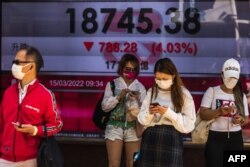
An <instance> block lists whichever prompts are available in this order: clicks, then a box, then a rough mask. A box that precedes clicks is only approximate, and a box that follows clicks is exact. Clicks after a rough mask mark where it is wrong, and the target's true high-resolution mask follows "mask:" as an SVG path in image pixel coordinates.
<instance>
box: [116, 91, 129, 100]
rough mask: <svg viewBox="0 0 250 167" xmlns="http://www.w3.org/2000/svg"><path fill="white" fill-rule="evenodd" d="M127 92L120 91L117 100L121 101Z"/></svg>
mask: <svg viewBox="0 0 250 167" xmlns="http://www.w3.org/2000/svg"><path fill="white" fill-rule="evenodd" d="M128 91H129V90H128V89H122V91H121V93H120V95H119V96H117V100H118V101H120V100H121V99H123V98H124V97H125V96H126V94H127V93H128Z"/></svg>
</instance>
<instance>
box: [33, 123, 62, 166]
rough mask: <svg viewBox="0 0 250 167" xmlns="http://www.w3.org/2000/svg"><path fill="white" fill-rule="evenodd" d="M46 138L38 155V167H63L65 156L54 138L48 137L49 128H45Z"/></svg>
mask: <svg viewBox="0 0 250 167" xmlns="http://www.w3.org/2000/svg"><path fill="white" fill-rule="evenodd" d="M44 136H45V138H43V139H42V140H41V144H40V147H39V150H38V153H37V166H38V167H63V163H64V160H63V154H62V152H61V149H60V148H59V146H58V144H57V142H56V140H55V138H54V136H50V137H48V135H47V127H46V126H44Z"/></svg>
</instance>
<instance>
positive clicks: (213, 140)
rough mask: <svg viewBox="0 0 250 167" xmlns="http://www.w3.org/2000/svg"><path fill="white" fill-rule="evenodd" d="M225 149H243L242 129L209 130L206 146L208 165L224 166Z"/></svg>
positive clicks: (208, 166)
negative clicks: (228, 130)
mask: <svg viewBox="0 0 250 167" xmlns="http://www.w3.org/2000/svg"><path fill="white" fill-rule="evenodd" d="M225 150H243V138H242V131H238V132H229V135H228V132H216V131H209V136H208V141H207V143H206V148H205V160H206V167H223V153H224V151H225Z"/></svg>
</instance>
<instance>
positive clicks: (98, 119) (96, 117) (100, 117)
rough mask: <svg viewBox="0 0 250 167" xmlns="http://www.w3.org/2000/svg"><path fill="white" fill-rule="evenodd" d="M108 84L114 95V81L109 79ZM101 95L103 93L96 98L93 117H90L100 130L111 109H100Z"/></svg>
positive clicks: (102, 128) (104, 125) (104, 126)
mask: <svg viewBox="0 0 250 167" xmlns="http://www.w3.org/2000/svg"><path fill="white" fill-rule="evenodd" d="M110 86H111V90H112V92H113V96H114V95H115V82H114V81H113V80H112V81H110ZM103 97H104V94H103V95H102V97H101V98H100V99H99V100H98V102H97V104H96V107H95V111H94V114H93V117H92V120H93V122H94V124H95V125H96V126H97V127H98V128H99V129H101V130H105V128H106V125H107V122H108V120H109V117H110V114H111V111H110V112H105V111H103V110H102V100H103Z"/></svg>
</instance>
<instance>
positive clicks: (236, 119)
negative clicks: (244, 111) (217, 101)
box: [232, 114, 244, 124]
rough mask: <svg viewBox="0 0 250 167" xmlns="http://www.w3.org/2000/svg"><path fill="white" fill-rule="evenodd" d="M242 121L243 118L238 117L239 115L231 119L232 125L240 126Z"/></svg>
mask: <svg viewBox="0 0 250 167" xmlns="http://www.w3.org/2000/svg"><path fill="white" fill-rule="evenodd" d="M243 121H244V118H243V117H242V116H240V115H239V114H237V115H235V116H233V119H232V122H233V124H242V122H243Z"/></svg>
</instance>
